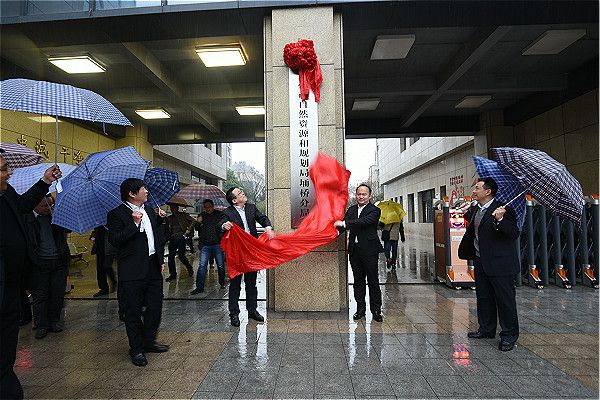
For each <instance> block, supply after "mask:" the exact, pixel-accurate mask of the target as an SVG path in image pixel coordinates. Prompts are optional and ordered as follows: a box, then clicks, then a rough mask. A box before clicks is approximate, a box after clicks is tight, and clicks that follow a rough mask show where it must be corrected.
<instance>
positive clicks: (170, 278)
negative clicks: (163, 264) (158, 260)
mask: <svg viewBox="0 0 600 400" xmlns="http://www.w3.org/2000/svg"><path fill="white" fill-rule="evenodd" d="M175 279H177V275H169V276H167V279H165V281H167V282H170V281H174V280H175Z"/></svg>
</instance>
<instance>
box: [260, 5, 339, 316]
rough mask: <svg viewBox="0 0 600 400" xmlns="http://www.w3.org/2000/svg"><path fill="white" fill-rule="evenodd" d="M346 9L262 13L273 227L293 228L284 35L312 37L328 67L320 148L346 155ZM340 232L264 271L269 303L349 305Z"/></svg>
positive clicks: (289, 307)
mask: <svg viewBox="0 0 600 400" xmlns="http://www.w3.org/2000/svg"><path fill="white" fill-rule="evenodd" d="M342 32H343V31H342V16H341V15H339V14H334V12H333V7H306V8H295V9H274V10H273V11H272V14H271V17H266V18H265V20H264V50H265V51H264V57H265V58H264V62H265V68H264V71H265V72H264V73H265V79H264V81H265V106H266V118H265V139H266V150H267V157H266V164H267V165H266V171H267V204H268V206H267V212H268V215H269V218H270V219H271V222H272V223H273V225H274V227H275V230H276V232H278V233H287V232H291V231H292V228H291V199H290V195H291V194H290V193H291V192H290V188H291V176H290V173H291V172H290V118H289V98H288V91H289V89H288V67H287V66H286V65H285V63H284V61H283V49H284V46H285V45H286V44H287V43H290V42H296V41H298V40H300V39H310V40H313V41H314V44H315V50H316V52H317V57H318V58H319V62H320V64H321V69H322V71H323V84H322V86H321V101H320V103H319V105H318V114H319V119H318V125H319V150H321V151H324V152H326V153H327V154H330V155H332V156H334V157H336V158H337V159H338V160H339V161H340V162H343V159H344V89H343V87H344V85H343V79H344V69H343V53H342V49H343V44H342ZM347 288H348V285H347V262H346V254H345V241H344V239H343V237H340V238H338V239H337V240H335V241H333V242H332V243H330V244H328V245H325V246H322V247H320V248H318V249H316V250H315V251H313V252H311V253H309V254H306V255H304V256H302V257H300V258H298V259H296V260H293V261H291V262H289V263H287V264H284V265H281V266H279V267H277V268H275V269H271V270H268V272H267V306H268V307H269V308H270V309H272V310H275V311H339V310H340V309H343V308H346V307H347V306H348V293H347V290H348V289H347Z"/></svg>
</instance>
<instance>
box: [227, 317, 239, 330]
mask: <svg viewBox="0 0 600 400" xmlns="http://www.w3.org/2000/svg"><path fill="white" fill-rule="evenodd" d="M229 319H230V320H231V326H235V327H236V328H237V327H238V326H240V317H238V316H237V315H232V316H230V317H229Z"/></svg>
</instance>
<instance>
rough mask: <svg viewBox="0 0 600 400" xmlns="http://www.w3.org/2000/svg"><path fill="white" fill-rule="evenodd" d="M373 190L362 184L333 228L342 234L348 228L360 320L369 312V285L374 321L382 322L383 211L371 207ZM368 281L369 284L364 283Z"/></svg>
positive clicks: (355, 295)
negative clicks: (380, 284)
mask: <svg viewBox="0 0 600 400" xmlns="http://www.w3.org/2000/svg"><path fill="white" fill-rule="evenodd" d="M370 200H371V187H370V186H369V185H366V184H364V183H363V184H360V185H358V187H357V188H356V204H355V205H353V206H350V207H349V208H348V210H347V211H346V215H344V220H343V221H335V222H334V224H333V225H334V226H335V227H336V228H338V230H340V231H341V232H343V231H345V230H346V229H348V230H349V231H350V234H349V235H348V255H349V256H350V266H351V267H352V275H354V285H353V287H354V299H355V300H356V313H354V315H353V318H354V319H355V320H359V319H361V318H362V317H364V316H365V313H366V310H367V302H366V299H365V298H366V294H367V283H368V286H369V301H370V304H369V306H370V309H371V314H373V320H375V321H377V322H383V315H382V314H381V289H380V288H379V265H378V263H379V253H383V247H382V246H381V242H380V241H379V236H377V225H378V224H379V217H380V216H381V210H380V209H379V208H377V207H375V206H374V205H373V204H371V201H370ZM365 280H366V282H367V283H365Z"/></svg>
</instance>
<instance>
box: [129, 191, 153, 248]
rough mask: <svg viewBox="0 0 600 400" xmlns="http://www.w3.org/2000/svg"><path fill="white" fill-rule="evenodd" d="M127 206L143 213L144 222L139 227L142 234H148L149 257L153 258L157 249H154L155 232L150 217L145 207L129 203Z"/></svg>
mask: <svg viewBox="0 0 600 400" xmlns="http://www.w3.org/2000/svg"><path fill="white" fill-rule="evenodd" d="M127 206H128V207H129V208H130V209H131V210H132V211H139V212H141V213H142V221H141V222H140V224H139V225H137V226H138V227H139V228H140V232H144V233H145V234H146V239H147V240H148V255H149V256H151V255H152V254H154V253H155V252H156V249H155V248H154V231H153V230H152V223H151V222H150V217H148V214H147V213H146V209H145V208H144V206H143V205H142V206H141V207H138V206H136V205H135V204H131V203H130V202H127Z"/></svg>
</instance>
